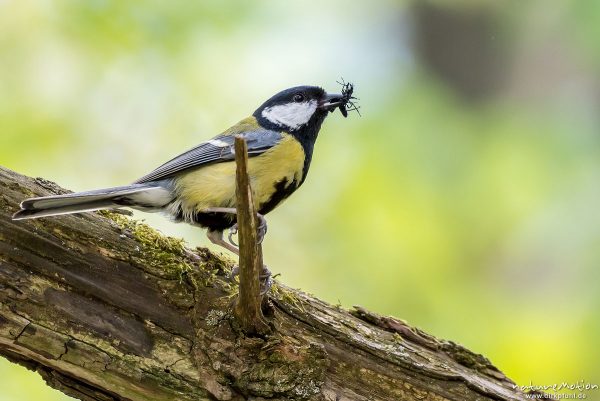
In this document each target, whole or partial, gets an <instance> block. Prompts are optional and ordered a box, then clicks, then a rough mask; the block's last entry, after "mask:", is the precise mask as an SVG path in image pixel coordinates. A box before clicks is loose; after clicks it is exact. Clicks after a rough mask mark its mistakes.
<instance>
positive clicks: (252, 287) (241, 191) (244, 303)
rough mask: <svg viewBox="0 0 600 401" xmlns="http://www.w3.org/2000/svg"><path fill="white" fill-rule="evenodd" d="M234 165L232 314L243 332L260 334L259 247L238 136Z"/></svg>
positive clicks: (245, 155) (243, 147)
mask: <svg viewBox="0 0 600 401" xmlns="http://www.w3.org/2000/svg"><path fill="white" fill-rule="evenodd" d="M235 162H236V166H237V168H236V192H237V194H236V196H237V223H238V238H239V246H240V259H239V270H240V274H239V277H240V293H239V296H238V299H237V300H236V303H235V308H234V311H235V315H236V317H237V319H238V320H239V322H240V324H241V326H242V329H243V330H244V331H245V332H247V333H254V334H264V333H266V332H268V331H269V325H268V324H267V322H266V321H265V318H264V316H263V314H262V310H261V303H262V297H261V294H260V279H259V276H260V273H261V271H262V269H263V258H262V246H261V245H260V244H259V243H258V232H257V228H258V218H257V216H256V208H255V205H254V201H253V199H252V188H251V187H250V179H249V177H248V146H247V145H246V140H245V139H244V138H243V137H241V136H236V138H235Z"/></svg>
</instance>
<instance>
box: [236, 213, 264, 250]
mask: <svg viewBox="0 0 600 401" xmlns="http://www.w3.org/2000/svg"><path fill="white" fill-rule="evenodd" d="M258 221H259V224H258V228H257V242H258V243H259V244H262V242H263V240H264V239H265V236H266V235H267V227H268V226H267V219H265V216H263V215H262V214H258ZM237 233H238V224H237V223H235V224H234V225H233V226H231V228H230V229H229V235H228V238H229V243H230V244H231V245H233V246H237V247H239V245H238V243H237V242H235V240H234V239H233V237H234V236H235V235H237Z"/></svg>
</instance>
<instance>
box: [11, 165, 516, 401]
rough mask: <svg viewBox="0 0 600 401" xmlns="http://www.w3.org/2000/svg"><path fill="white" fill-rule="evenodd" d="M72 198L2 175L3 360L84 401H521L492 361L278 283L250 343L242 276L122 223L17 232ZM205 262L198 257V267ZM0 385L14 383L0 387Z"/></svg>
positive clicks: (87, 219)
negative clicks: (263, 324)
mask: <svg viewBox="0 0 600 401" xmlns="http://www.w3.org/2000/svg"><path fill="white" fill-rule="evenodd" d="M61 192H65V191H64V190H63V189H61V188H59V187H58V186H56V185H55V184H53V183H51V182H49V181H46V180H44V179H32V178H28V177H25V176H22V175H19V174H17V173H15V172H12V171H10V170H8V169H4V168H0V355H2V356H4V357H5V358H8V359H9V360H11V361H13V362H15V363H19V364H22V365H24V366H26V367H28V368H29V369H32V370H35V371H37V372H38V373H39V374H41V375H42V377H43V378H44V379H45V380H46V382H47V383H48V385H50V386H52V387H54V388H57V389H59V390H60V391H62V392H64V393H66V394H68V395H71V396H73V397H76V398H79V399H82V400H102V401H104V400H182V401H186V400H263V399H268V400H394V401H398V400H436V401H441V400H467V401H468V400H521V399H524V398H525V395H524V394H523V393H521V392H519V391H518V389H514V388H513V382H512V381H511V380H509V379H508V378H507V377H505V376H504V374H502V373H501V372H500V371H499V370H498V369H496V368H495V367H494V366H493V365H492V364H491V363H490V361H488V360H487V359H486V358H484V357H483V356H481V355H477V354H475V353H473V352H471V351H469V350H467V349H465V348H463V347H461V346H460V345H457V344H455V343H453V342H450V341H444V340H440V339H437V338H435V337H434V336H431V335H428V334H426V333H424V332H422V331H420V330H418V329H416V328H413V327H410V326H409V325H408V324H406V323H404V322H402V321H400V320H398V319H394V318H391V317H386V316H379V315H377V314H375V313H372V312H369V311H367V310H365V309H363V308H359V307H356V308H354V309H353V310H351V311H347V310H344V309H342V308H339V307H335V306H332V305H329V304H327V303H325V302H323V301H320V300H318V299H316V298H314V297H313V296H310V295H307V294H304V293H302V292H300V291H297V290H293V289H290V288H287V287H285V286H284V285H282V284H280V283H276V284H275V285H274V287H273V288H272V290H271V295H270V296H271V303H272V308H271V310H270V313H269V315H268V316H267V317H268V319H269V323H270V325H271V326H272V328H273V332H272V334H270V335H268V336H263V337H247V336H244V335H243V334H241V331H240V330H239V327H238V326H237V323H236V321H235V319H234V318H233V317H232V313H231V308H232V304H233V300H234V299H235V295H236V294H237V285H236V283H235V282H230V281H229V280H228V278H227V277H228V273H229V270H230V269H231V267H232V262H231V261H230V260H228V259H224V258H223V257H221V256H218V255H216V254H213V253H211V252H210V251H208V250H207V249H201V248H198V249H196V250H194V251H190V250H188V249H186V248H185V246H184V244H183V242H182V241H180V240H176V239H172V238H167V237H164V236H162V235H160V234H158V233H157V232H155V231H154V230H152V229H151V228H149V227H147V226H145V225H143V224H141V223H138V222H134V221H132V220H130V219H129V218H128V217H125V216H124V215H122V214H117V213H105V212H102V213H86V214H79V215H70V216H60V217H55V218H45V219H38V220H26V221H16V222H14V221H12V220H11V219H10V216H11V215H12V213H13V212H14V211H15V210H16V209H17V204H18V202H20V201H21V200H22V199H23V198H26V197H31V196H39V195H48V194H54V193H61ZM192 253H195V254H197V256H196V257H194V256H193V255H192ZM0 380H1V379H0Z"/></svg>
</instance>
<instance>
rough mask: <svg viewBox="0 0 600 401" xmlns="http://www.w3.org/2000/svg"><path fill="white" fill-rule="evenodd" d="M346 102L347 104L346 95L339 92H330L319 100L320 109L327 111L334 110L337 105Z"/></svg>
mask: <svg viewBox="0 0 600 401" xmlns="http://www.w3.org/2000/svg"><path fill="white" fill-rule="evenodd" d="M344 104H346V100H345V99H344V96H342V95H340V94H338V93H334V94H328V95H325V96H324V97H323V98H322V99H321V100H320V101H319V109H320V110H325V111H334V110H335V109H336V107H339V106H341V105H344Z"/></svg>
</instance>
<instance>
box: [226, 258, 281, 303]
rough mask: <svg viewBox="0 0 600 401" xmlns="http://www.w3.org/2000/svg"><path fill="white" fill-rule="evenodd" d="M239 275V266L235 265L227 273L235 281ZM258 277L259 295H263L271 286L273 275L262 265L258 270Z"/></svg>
mask: <svg viewBox="0 0 600 401" xmlns="http://www.w3.org/2000/svg"><path fill="white" fill-rule="evenodd" d="M239 275H240V266H239V265H235V266H233V268H232V269H231V273H229V278H230V280H231V281H235V279H236V277H237V276H239ZM258 279H259V281H260V295H261V296H263V295H265V294H266V293H267V292H269V290H270V289H271V287H272V286H273V275H272V274H271V271H270V270H269V269H268V268H267V266H263V269H262V271H261V272H260V274H259V276H258Z"/></svg>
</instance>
